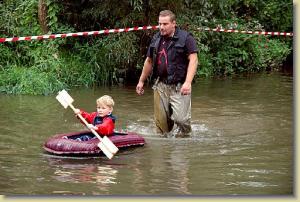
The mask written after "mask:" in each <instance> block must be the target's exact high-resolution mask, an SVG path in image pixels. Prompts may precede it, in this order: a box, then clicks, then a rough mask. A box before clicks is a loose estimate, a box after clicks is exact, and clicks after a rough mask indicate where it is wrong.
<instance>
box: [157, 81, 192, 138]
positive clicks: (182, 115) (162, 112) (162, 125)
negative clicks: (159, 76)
mask: <svg viewBox="0 0 300 202" xmlns="http://www.w3.org/2000/svg"><path fill="white" fill-rule="evenodd" d="M181 86H182V84H178V85H167V84H165V83H163V82H156V83H155V84H154V85H153V90H154V121H155V125H156V127H157V129H158V132H160V133H163V134H164V133H168V132H170V131H172V130H173V131H174V130H176V131H177V132H178V133H189V132H191V94H189V95H182V94H181V93H180V89H181ZM175 125H176V126H175ZM176 128H177V129H176Z"/></svg>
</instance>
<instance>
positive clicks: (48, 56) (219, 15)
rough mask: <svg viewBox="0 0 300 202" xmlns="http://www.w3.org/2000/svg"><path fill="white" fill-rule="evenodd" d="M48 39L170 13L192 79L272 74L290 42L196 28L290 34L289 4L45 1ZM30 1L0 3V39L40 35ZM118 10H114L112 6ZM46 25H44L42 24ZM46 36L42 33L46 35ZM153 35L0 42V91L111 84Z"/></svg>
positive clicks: (137, 65)
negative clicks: (188, 42)
mask: <svg viewBox="0 0 300 202" xmlns="http://www.w3.org/2000/svg"><path fill="white" fill-rule="evenodd" d="M45 2H46V5H47V9H46V13H44V14H46V16H47V17H46V24H47V27H48V30H49V33H48V34H51V33H70V32H77V31H92V30H102V29H111V28H124V27H133V26H143V25H148V24H152V25H157V19H158V14H159V12H160V11H161V10H163V9H170V10H172V11H174V12H175V13H176V15H177V24H178V25H179V26H180V27H181V28H183V29H187V30H188V31H190V32H191V33H192V34H193V35H194V37H195V39H196V41H197V45H198V49H199V54H198V59H199V68H198V70H197V76H199V77H200V76H204V77H209V76H214V75H221V76H226V75H232V74H240V73H244V72H259V71H264V70H266V69H272V70H276V69H278V67H280V65H281V63H282V62H283V61H284V60H285V58H286V57H287V55H289V54H290V53H291V51H292V50H291V49H292V48H291V47H292V39H291V38H284V37H270V36H258V35H247V34H238V33H216V32H207V31H199V30H198V28H199V27H200V28H201V27H210V28H215V27H216V26H219V27H222V28H226V29H238V30H257V31H259V30H260V31H262V30H267V31H292V30H293V24H292V20H293V18H292V2H291V1H288V0H284V1H279V0H272V1H267V2H265V1H258V0H242V1H240V0H228V1H217V0H209V1H206V0H197V1H192V0H178V1H171V2H170V1H168V0H151V1H149V0H121V1H120V0H118V1H117V0H112V1H102V0H93V1H89V0H73V1H70V0H45ZM38 3H39V1H37V0H22V1H21V0H14V1H13V0H4V1H0V20H1V22H2V23H1V24H0V37H12V36H32V35H33V36H34V35H41V34H43V33H42V28H41V25H40V24H39V15H38ZM116 5H117V6H116ZM44 20H45V19H44ZM48 30H47V31H48ZM154 33H155V32H154V31H139V32H128V33H120V34H109V35H101V36H89V37H76V38H65V39H53V40H50V39H49V40H41V41H22V42H11V43H2V44H0V52H1V54H0V92H4V93H16V94H18V93H21V94H49V93H54V92H57V91H58V90H61V88H71V87H74V86H86V87H91V86H94V85H113V84H115V83H117V82H118V78H120V77H122V78H125V79H126V77H127V71H128V70H129V69H131V70H137V71H140V70H141V68H142V66H143V61H144V59H145V54H146V51H147V47H148V45H149V42H150V39H151V36H153V34H154Z"/></svg>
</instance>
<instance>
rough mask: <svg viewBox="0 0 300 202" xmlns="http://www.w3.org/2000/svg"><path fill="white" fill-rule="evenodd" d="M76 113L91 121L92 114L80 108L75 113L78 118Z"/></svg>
mask: <svg viewBox="0 0 300 202" xmlns="http://www.w3.org/2000/svg"><path fill="white" fill-rule="evenodd" d="M78 114H81V116H82V117H83V118H84V119H85V120H86V121H87V122H88V123H92V121H93V120H92V114H89V113H87V112H85V111H83V110H81V109H78V113H76V115H77V118H78V119H79V117H78ZM80 122H81V123H83V122H82V121H81V120H80Z"/></svg>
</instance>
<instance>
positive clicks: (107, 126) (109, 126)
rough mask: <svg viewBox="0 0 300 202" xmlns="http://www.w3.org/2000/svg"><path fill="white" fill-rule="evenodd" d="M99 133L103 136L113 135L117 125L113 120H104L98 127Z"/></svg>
mask: <svg viewBox="0 0 300 202" xmlns="http://www.w3.org/2000/svg"><path fill="white" fill-rule="evenodd" d="M96 127H98V130H97V132H98V133H99V134H101V135H112V134H113V132H114V129H115V124H114V122H113V120H112V119H111V118H105V119H103V123H102V124H99V125H96Z"/></svg>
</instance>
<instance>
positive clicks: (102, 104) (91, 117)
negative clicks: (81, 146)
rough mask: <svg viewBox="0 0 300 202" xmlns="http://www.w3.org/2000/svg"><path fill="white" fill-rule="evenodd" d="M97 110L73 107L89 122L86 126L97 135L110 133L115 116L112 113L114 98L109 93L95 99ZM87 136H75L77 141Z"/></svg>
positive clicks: (83, 139)
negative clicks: (90, 110)
mask: <svg viewBox="0 0 300 202" xmlns="http://www.w3.org/2000/svg"><path fill="white" fill-rule="evenodd" d="M96 104H97V111H96V112H92V113H87V112H85V111H83V110H80V109H75V113H76V114H77V115H78V114H81V116H82V117H83V118H84V119H85V120H86V121H87V122H88V123H89V125H88V128H90V129H91V128H92V129H94V130H95V131H96V132H97V133H98V134H99V135H101V136H103V135H107V136H109V135H112V134H113V132H114V128H115V120H116V118H115V117H114V116H113V115H112V111H113V106H114V104H115V103H114V100H113V99H112V97H111V96H109V95H103V96H102V97H100V98H98V99H97V100H96ZM87 138H88V137H85V136H84V137H81V138H79V139H78V138H77V139H78V140H79V141H86V140H88V139H87Z"/></svg>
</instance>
